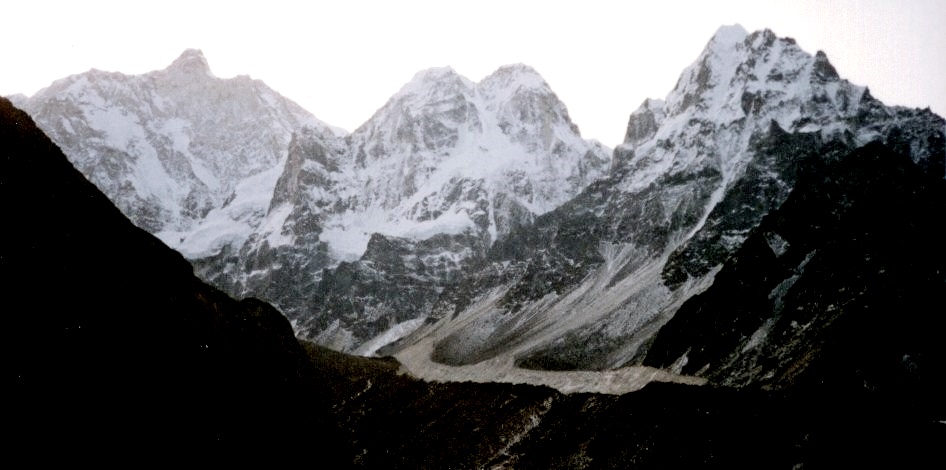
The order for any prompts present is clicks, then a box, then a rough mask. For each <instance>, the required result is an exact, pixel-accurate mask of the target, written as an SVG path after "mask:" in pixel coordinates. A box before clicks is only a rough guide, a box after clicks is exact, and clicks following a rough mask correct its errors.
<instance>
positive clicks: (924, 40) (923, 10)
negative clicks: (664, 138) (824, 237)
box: [0, 0, 946, 146]
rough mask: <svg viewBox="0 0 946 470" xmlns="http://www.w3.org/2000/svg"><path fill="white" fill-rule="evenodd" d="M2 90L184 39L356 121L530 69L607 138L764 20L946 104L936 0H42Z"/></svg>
mask: <svg viewBox="0 0 946 470" xmlns="http://www.w3.org/2000/svg"><path fill="white" fill-rule="evenodd" d="M0 19H2V27H0V34H2V36H3V40H2V41H0V60H2V62H0V64H2V65H0V94H2V95H9V94H13V93H24V94H27V95H31V94H33V93H35V92H36V91H38V90H39V89H41V88H43V87H45V86H47V85H49V84H50V83H51V82H53V81H54V80H56V79H58V78H62V77H65V76H68V75H72V74H76V73H81V72H84V71H87V70H89V69H91V68H97V69H100V70H107V71H118V72H123V73H129V74H132V73H133V74H138V73H144V72H147V71H150V70H156V69H162V68H164V67H166V66H167V65H169V64H170V63H171V62H172V61H173V60H174V59H175V58H177V56H179V55H180V53H181V52H182V51H183V50H184V49H187V48H197V49H201V50H202V51H203V52H204V56H205V57H206V58H207V61H208V62H209V63H210V67H211V69H212V71H213V73H214V74H215V75H216V76H218V77H222V78H228V77H232V76H235V75H249V76H251V77H253V78H257V79H261V80H263V81H264V82H266V83H267V84H268V85H269V86H270V87H272V88H273V89H275V90H276V91H278V92H280V93H281V94H283V95H284V96H286V97H288V98H290V99H292V100H294V101H296V102H298V103H299V104H301V105H302V106H303V107H305V108H306V109H308V110H309V111H310V112H312V113H313V114H314V115H315V116H317V117H318V118H320V119H322V120H323V121H325V122H327V123H329V124H332V125H335V126H338V127H342V128H344V129H347V130H354V129H355V128H356V127H358V126H359V125H361V124H362V123H363V122H364V121H366V120H367V119H368V118H369V117H371V115H372V114H373V113H374V112H375V111H376V110H377V109H378V108H379V107H381V106H382V105H383V104H384V103H385V102H386V101H387V99H388V98H389V97H390V96H391V95H392V94H393V93H395V92H396V91H397V90H398V89H400V87H401V86H402V85H403V84H404V83H406V82H407V81H408V80H410V79H411V77H413V76H414V74H415V73H416V72H417V71H419V70H422V69H426V68H429V67H435V66H447V65H448V66H451V67H453V68H454V69H455V70H456V71H457V72H458V73H460V74H461V75H464V76H466V77H468V78H470V79H471V80H474V81H479V80H480V79H482V78H483V77H485V76H486V75H488V74H489V73H491V72H492V71H494V70H495V69H496V68H498V67H499V66H501V65H504V64H509V63H519V62H521V63H525V64H528V65H530V66H532V67H534V68H535V69H536V70H537V71H538V72H539V73H540V74H541V75H542V76H543V77H544V78H545V79H546V81H547V82H548V83H549V85H551V87H552V89H553V90H554V91H555V92H556V93H557V94H558V96H559V98H561V99H562V101H564V102H565V104H566V105H567V106H568V108H569V112H570V114H571V117H572V120H573V121H575V123H576V124H578V126H579V127H580V128H581V130H582V135H583V136H584V137H586V138H596V139H598V140H600V141H601V142H602V143H604V144H606V145H609V146H614V145H616V144H618V143H620V142H621V141H622V139H623V136H624V130H625V126H626V124H627V117H628V115H629V114H630V113H631V112H632V111H634V110H635V109H636V108H637V107H638V106H639V105H640V103H641V102H642V101H643V100H644V99H645V98H663V97H665V96H666V95H667V93H668V92H669V91H670V90H671V89H672V88H673V86H674V85H675V83H676V81H677V78H678V76H679V74H680V72H681V71H682V70H683V68H684V67H686V66H687V65H689V64H690V63H692V62H693V61H694V60H695V59H696V57H697V55H698V54H699V53H700V51H701V50H702V49H703V47H704V46H705V45H706V42H707V41H708V40H709V38H710V37H711V36H712V34H713V33H714V32H715V31H716V29H717V28H718V27H719V26H721V25H724V24H734V23H739V24H741V25H742V26H743V27H745V28H746V29H747V30H748V31H750V32H751V31H754V30H758V29H763V28H769V29H772V30H773V31H774V32H775V33H776V34H777V35H778V36H789V37H793V38H795V39H796V40H797V41H798V43H799V45H800V46H801V47H802V48H803V49H805V50H806V51H808V52H809V53H812V54H813V53H814V52H815V51H817V50H819V49H821V50H824V51H825V52H826V53H827V54H828V58H829V59H830V60H831V62H832V63H833V64H834V65H835V67H836V68H837V69H838V72H839V73H840V74H841V76H842V77H844V78H847V79H848V80H850V81H851V82H853V83H856V84H859V85H867V86H869V87H870V89H871V92H872V93H873V94H874V96H876V97H878V98H879V99H881V100H882V101H884V102H885V103H887V104H897V105H904V106H911V107H927V106H929V107H931V108H932V109H933V110H934V111H935V112H937V113H938V114H940V115H946V82H944V77H946V26H944V20H946V0H900V1H894V0H860V1H854V0H818V1H786V0H779V1H775V2H766V1H760V0H756V1H719V2H713V1H675V0H654V1H647V2H635V1H596V0H581V1H567V2H565V1H562V2H556V1H553V0H546V1H520V0H501V1H493V0H466V1H446V0H440V1H422V0H411V1H370V0H361V1H359V0H334V1H331V2H329V1H305V2H303V1H297V2H291V1H281V0H268V1H253V2H250V1H220V2H214V1H200V0H188V1H177V0H165V1H161V2H156V1H152V2H132V1H60V2H54V1H43V0H21V1H16V2H3V3H2V4H0Z"/></svg>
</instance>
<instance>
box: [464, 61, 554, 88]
mask: <svg viewBox="0 0 946 470" xmlns="http://www.w3.org/2000/svg"><path fill="white" fill-rule="evenodd" d="M480 86H481V87H487V88H488V87H497V86H498V87H501V88H507V87H510V86H516V87H525V88H548V87H549V86H548V84H547V83H546V82H545V79H544V78H542V76H541V75H539V72H536V70H535V69H534V68H532V67H530V66H528V65H526V64H510V65H503V66H502V67H500V68H498V69H497V70H496V71H495V72H493V73H491V74H490V75H489V76H487V77H486V78H484V79H483V80H482V81H481V82H480Z"/></svg>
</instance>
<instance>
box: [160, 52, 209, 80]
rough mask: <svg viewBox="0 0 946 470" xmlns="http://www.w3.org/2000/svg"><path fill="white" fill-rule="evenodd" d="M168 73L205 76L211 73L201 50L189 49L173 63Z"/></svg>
mask: <svg viewBox="0 0 946 470" xmlns="http://www.w3.org/2000/svg"><path fill="white" fill-rule="evenodd" d="M167 70H168V71H177V72H180V73H184V74H203V75H212V74H211V73H210V65H209V64H207V59H206V58H204V53H203V52H201V50H200V49H187V50H185V51H184V52H183V53H181V55H180V56H179V57H178V58H177V59H175V60H174V62H172V63H171V65H170V66H169V67H168V68H167Z"/></svg>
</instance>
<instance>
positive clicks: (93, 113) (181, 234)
mask: <svg viewBox="0 0 946 470" xmlns="http://www.w3.org/2000/svg"><path fill="white" fill-rule="evenodd" d="M19 105H20V106H21V107H22V108H23V109H24V110H26V111H27V112H28V113H29V114H30V115H31V116H33V118H34V119H35V120H36V122H37V123H39V125H40V127H41V128H42V129H43V130H44V131H45V132H46V133H47V134H48V135H49V136H50V137H51V138H52V139H53V141H54V142H56V143H57V144H58V145H59V146H60V147H62V149H63V151H64V152H65V153H66V155H68V156H69V158H70V159H71V161H72V162H73V163H74V164H75V165H76V167H77V168H78V169H79V171H81V172H82V173H83V174H84V175H85V176H86V177H87V178H88V179H89V180H90V181H92V183H94V184H95V185H96V186H97V187H99V188H101V189H102V191H103V192H104V193H105V194H107V195H108V197H109V198H110V199H111V200H112V201H113V202H114V203H115V204H116V205H117V206H118V207H119V208H120V209H121V210H122V212H123V213H125V214H126V215H128V217H129V218H130V219H131V220H132V221H133V222H134V223H135V224H136V225H138V226H139V227H142V228H144V229H145V230H147V231H148V232H150V233H153V234H155V235H157V236H158V237H159V238H160V239H161V240H162V241H164V242H165V243H167V244H168V245H170V246H172V247H174V248H176V249H178V250H180V251H181V252H182V253H184V254H185V255H186V256H188V257H189V258H191V259H194V258H200V257H204V256H210V255H212V254H215V253H216V252H217V251H219V250H220V249H222V248H223V247H225V246H230V245H234V246H240V245H241V244H242V243H243V242H244V240H245V239H246V238H247V237H248V236H249V234H250V233H252V232H253V231H254V230H255V229H256V227H257V226H258V225H259V223H260V222H261V220H262V219H263V216H265V215H266V211H267V209H268V207H269V202H270V199H271V198H272V194H273V189H274V187H275V183H276V180H277V179H278V178H279V175H280V173H281V171H282V169H283V166H284V164H285V160H286V149H287V147H288V145H289V141H290V139H291V138H292V134H293V132H294V131H295V130H296V129H298V128H300V127H302V126H308V127H310V128H312V129H316V130H317V131H313V132H320V133H323V134H332V133H333V131H332V129H330V128H329V127H328V126H326V125H325V124H324V123H322V122H320V121H319V120H317V119H316V118H315V117H313V116H312V115H311V114H309V113H308V112H307V111H305V110H304V109H302V108H301V107H299V106H298V105H296V104H295V103H293V102H291V101H289V100H288V99H286V98H284V97H282V96H280V95H279V94H278V93H276V92H275V91H273V90H271V89H270V88H269V87H267V86H266V85H265V84H263V83H262V82H260V81H258V80H252V79H250V78H249V77H246V76H240V77H236V78H232V79H220V78H216V77H214V76H213V74H212V73H211V71H210V68H209V66H208V64H207V61H206V59H204V56H203V55H202V54H201V52H200V51H197V50H188V51H185V52H184V53H183V54H182V55H181V56H180V57H179V58H178V59H177V60H175V61H174V63H172V64H171V65H170V66H169V67H167V68H166V69H164V70H158V71H154V72H150V73H147V74H144V75H137V76H128V75H123V74H121V73H109V72H102V71H98V70H91V71H89V72H86V73H83V74H79V75H74V76H71V77H67V78H64V79H61V80H58V81H56V82H55V83H53V84H52V85H51V86H49V87H47V88H45V89H43V90H41V91H39V92H38V93H36V95H34V96H32V97H30V98H24V99H20V100H19Z"/></svg>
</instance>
